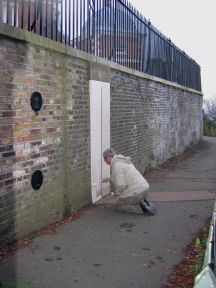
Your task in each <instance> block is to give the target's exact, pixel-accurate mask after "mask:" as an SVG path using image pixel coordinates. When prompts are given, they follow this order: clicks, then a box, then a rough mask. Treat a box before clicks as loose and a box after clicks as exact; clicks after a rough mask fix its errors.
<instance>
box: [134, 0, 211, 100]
mask: <svg viewBox="0 0 216 288" xmlns="http://www.w3.org/2000/svg"><path fill="white" fill-rule="evenodd" d="M130 3H131V4H132V5H133V6H134V7H136V8H137V10H139V11H140V12H141V13H142V14H143V16H145V17H146V18H147V19H150V20H151V23H152V24H153V25H154V26H155V27H156V28H157V29H159V30H160V31H161V32H162V33H163V34H164V35H165V36H167V37H170V39H171V40H172V42H174V44H175V45H176V46H178V47H179V48H180V49H181V50H184V51H185V52H186V53H187V54H188V55H189V56H190V57H191V58H193V59H194V60H195V61H196V62H197V63H198V64H199V65H200V66H201V78H202V90H203V93H204V99H209V98H212V97H213V96H216V32H215V30H216V16H215V8H214V7H213V6H214V5H215V4H214V3H215V0H206V1H203V0H181V1H179V0H178V1H177V0H130Z"/></svg>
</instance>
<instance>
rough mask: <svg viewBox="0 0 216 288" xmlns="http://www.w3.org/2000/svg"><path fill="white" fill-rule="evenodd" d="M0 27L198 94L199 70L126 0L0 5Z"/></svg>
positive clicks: (14, 0)
mask: <svg viewBox="0 0 216 288" xmlns="http://www.w3.org/2000/svg"><path fill="white" fill-rule="evenodd" d="M0 22H3V23H7V24H9V25H12V26H16V27H19V28H21V29H25V30H28V31H31V32H33V33H37V34H39V35H41V36H44V37H47V38H50V39H52V40H55V41H59V42H61V43H64V44H65V45H69V46H72V47H74V48H76V49H79V50H82V51H85V52H87V53H91V54H94V55H96V56H99V57H103V58H105V59H107V60H110V61H114V62H117V63H119V64H121V65H124V66H126V67H130V68H133V69H136V70H139V71H142V72H144V73H147V74H150V75H153V76H157V77H160V78H163V79H166V80H169V81H172V82H175V83H178V84H180V85H183V86H186V87H190V88H193V89H195V90H198V91H201V77H200V66H199V65H198V64H197V63H196V62H195V61H194V60H193V59H192V58H190V57H189V56H188V55H187V54H186V53H185V52H183V51H181V50H180V49H178V48H177V47H176V46H175V45H174V44H173V43H172V42H171V40H170V39H168V38H167V37H165V36H164V35H163V34H162V33H160V32H159V31H158V30H157V29H156V28H155V27H154V26H152V24H151V23H150V21H148V20H147V19H146V18H145V17H143V16H142V15H141V13H139V11H137V10H136V9H135V8H134V7H133V6H132V5H131V4H130V2H129V1H126V0H1V1H0Z"/></svg>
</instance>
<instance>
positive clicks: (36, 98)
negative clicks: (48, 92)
mask: <svg viewBox="0 0 216 288" xmlns="http://www.w3.org/2000/svg"><path fill="white" fill-rule="evenodd" d="M42 105H43V98H42V96H41V94H40V93H39V92H37V91H35V92H33V93H32V95H31V107H32V109H33V110H34V111H35V112H37V111H40V109H41V107H42Z"/></svg>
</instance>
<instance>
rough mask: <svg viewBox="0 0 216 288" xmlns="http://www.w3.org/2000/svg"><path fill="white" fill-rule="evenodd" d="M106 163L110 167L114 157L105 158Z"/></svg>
mask: <svg viewBox="0 0 216 288" xmlns="http://www.w3.org/2000/svg"><path fill="white" fill-rule="evenodd" d="M104 161H105V162H106V164H107V165H109V166H110V165H111V162H112V157H111V156H108V157H105V158H104Z"/></svg>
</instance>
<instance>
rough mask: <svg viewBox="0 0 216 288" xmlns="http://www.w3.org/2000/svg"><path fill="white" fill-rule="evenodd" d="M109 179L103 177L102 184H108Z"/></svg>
mask: <svg viewBox="0 0 216 288" xmlns="http://www.w3.org/2000/svg"><path fill="white" fill-rule="evenodd" d="M109 180H110V179H109V178H108V177H104V178H103V179H102V183H107V182H109Z"/></svg>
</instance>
